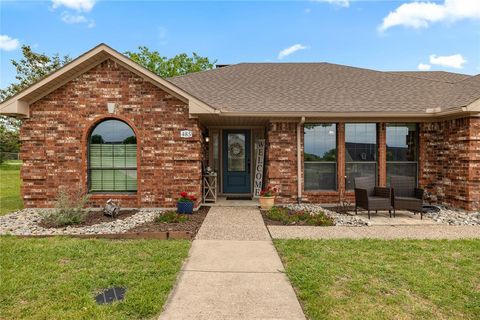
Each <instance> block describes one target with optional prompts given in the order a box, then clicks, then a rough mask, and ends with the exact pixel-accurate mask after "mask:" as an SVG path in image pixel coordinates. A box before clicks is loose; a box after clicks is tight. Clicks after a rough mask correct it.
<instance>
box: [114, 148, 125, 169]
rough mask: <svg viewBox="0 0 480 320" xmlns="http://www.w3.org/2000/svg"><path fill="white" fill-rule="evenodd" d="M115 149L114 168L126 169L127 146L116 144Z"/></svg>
mask: <svg viewBox="0 0 480 320" xmlns="http://www.w3.org/2000/svg"><path fill="white" fill-rule="evenodd" d="M112 147H113V166H114V167H115V168H125V145H124V144H114V145H112Z"/></svg>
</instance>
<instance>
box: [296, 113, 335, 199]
mask: <svg viewBox="0 0 480 320" xmlns="http://www.w3.org/2000/svg"><path fill="white" fill-rule="evenodd" d="M322 124H330V125H332V124H334V125H335V161H305V126H306V125H322ZM338 127H339V123H338V122H309V123H305V124H304V125H303V168H302V169H303V174H302V176H303V192H316V193H318V192H327V193H328V192H338V191H339V183H338V164H339V161H338V146H339V144H338ZM306 163H321V164H335V188H334V189H307V188H305V186H306V183H305V182H306V181H305V164H306Z"/></svg>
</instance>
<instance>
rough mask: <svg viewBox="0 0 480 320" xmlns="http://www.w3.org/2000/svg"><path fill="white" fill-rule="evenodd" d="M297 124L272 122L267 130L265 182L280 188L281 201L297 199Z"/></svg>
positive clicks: (279, 199)
mask: <svg viewBox="0 0 480 320" xmlns="http://www.w3.org/2000/svg"><path fill="white" fill-rule="evenodd" d="M296 130H297V124H296V123H293V122H272V123H270V125H269V128H268V132H267V151H266V159H267V161H266V168H267V172H266V178H267V179H266V182H267V184H270V185H272V186H274V187H277V188H279V189H280V194H279V196H278V197H277V199H278V201H279V202H281V203H294V202H296V201H297V134H296Z"/></svg>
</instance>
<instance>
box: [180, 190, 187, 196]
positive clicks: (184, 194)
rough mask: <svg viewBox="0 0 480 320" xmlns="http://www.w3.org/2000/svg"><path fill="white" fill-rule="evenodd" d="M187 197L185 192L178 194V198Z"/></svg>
mask: <svg viewBox="0 0 480 320" xmlns="http://www.w3.org/2000/svg"><path fill="white" fill-rule="evenodd" d="M187 195H188V193H186V192H185V191H183V192H180V196H181V197H182V198H186V197H187Z"/></svg>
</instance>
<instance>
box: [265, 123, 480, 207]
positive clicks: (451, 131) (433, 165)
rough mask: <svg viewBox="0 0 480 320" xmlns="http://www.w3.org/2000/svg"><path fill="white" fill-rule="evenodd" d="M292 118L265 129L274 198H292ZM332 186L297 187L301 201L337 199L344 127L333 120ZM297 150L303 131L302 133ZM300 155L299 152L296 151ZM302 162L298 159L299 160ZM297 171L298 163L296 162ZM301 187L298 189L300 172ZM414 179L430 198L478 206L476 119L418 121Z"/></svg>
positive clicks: (479, 137)
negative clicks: (334, 182)
mask: <svg viewBox="0 0 480 320" xmlns="http://www.w3.org/2000/svg"><path fill="white" fill-rule="evenodd" d="M296 125H297V123H295V122H290V123H286V122H273V123H271V124H270V127H269V130H268V145H267V160H268V166H267V175H266V178H267V181H268V182H269V183H270V184H272V185H273V186H278V187H280V189H281V194H280V196H279V197H278V202H279V203H292V202H296V201H297V200H298V199H297V150H296V145H297V142H296ZM337 132H338V133H337V148H338V149H337V159H338V160H337V163H338V167H337V173H338V175H337V181H338V191H303V192H302V201H304V202H317V203H337V202H338V201H339V198H340V195H341V194H342V197H344V196H345V197H347V199H349V200H350V201H353V193H352V192H345V191H344V189H345V180H344V176H345V162H344V159H345V149H344V147H345V126H344V123H338V124H337ZM385 143H386V133H385V124H384V123H380V125H379V129H378V145H379V154H378V161H379V163H378V170H379V172H378V176H379V184H380V185H385V184H386V162H385V161H386V146H385ZM302 149H303V132H302ZM302 157H303V152H302ZM302 166H303V159H302ZM302 172H303V167H302ZM301 179H302V189H303V177H302V178H301ZM419 184H420V186H422V187H424V188H425V189H426V191H427V192H428V193H429V194H430V195H431V196H430V198H431V200H432V201H433V202H435V203H441V204H445V205H449V206H453V207H458V208H462V209H466V210H480V118H464V119H458V120H449V121H443V122H434V123H423V124H421V125H420V157H419Z"/></svg>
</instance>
